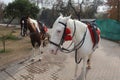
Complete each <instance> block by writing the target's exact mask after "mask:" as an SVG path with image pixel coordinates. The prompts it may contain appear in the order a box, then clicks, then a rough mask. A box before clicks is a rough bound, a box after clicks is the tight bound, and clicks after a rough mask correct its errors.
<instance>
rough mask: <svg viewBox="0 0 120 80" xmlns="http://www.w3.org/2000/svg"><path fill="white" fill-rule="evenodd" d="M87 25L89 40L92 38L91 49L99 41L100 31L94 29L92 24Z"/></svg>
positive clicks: (94, 26)
mask: <svg viewBox="0 0 120 80" xmlns="http://www.w3.org/2000/svg"><path fill="white" fill-rule="evenodd" d="M87 25H88V29H89V31H90V34H91V38H92V42H93V48H94V47H95V46H96V45H97V44H98V42H99V40H100V37H99V36H100V30H99V29H98V28H97V27H96V25H95V24H93V23H90V22H89V23H87Z"/></svg>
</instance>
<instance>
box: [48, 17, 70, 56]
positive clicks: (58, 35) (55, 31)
mask: <svg viewBox="0 0 120 80" xmlns="http://www.w3.org/2000/svg"><path fill="white" fill-rule="evenodd" d="M70 17H71V16H68V17H63V15H60V16H59V17H58V18H57V20H56V21H55V22H54V24H53V28H52V34H51V38H50V45H49V46H50V52H51V53H53V54H56V53H57V50H58V49H59V48H60V46H61V45H62V44H63V42H64V39H63V37H64V35H65V34H64V32H65V28H66V25H67V21H68V19H70Z"/></svg>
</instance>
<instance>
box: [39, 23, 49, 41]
mask: <svg viewBox="0 0 120 80" xmlns="http://www.w3.org/2000/svg"><path fill="white" fill-rule="evenodd" d="M37 22H38V24H39V29H40V31H41V32H40V34H41V36H40V38H41V39H43V40H44V39H45V36H46V32H47V31H48V29H47V27H46V26H45V24H44V23H42V22H41V21H37Z"/></svg>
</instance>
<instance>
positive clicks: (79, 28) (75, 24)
mask: <svg viewBox="0 0 120 80" xmlns="http://www.w3.org/2000/svg"><path fill="white" fill-rule="evenodd" d="M67 26H68V27H69V28H70V29H71V35H73V34H74V37H73V40H74V41H80V40H81V39H82V38H83V35H84V33H85V31H86V27H87V25H86V24H84V23H82V22H80V21H77V20H72V19H69V20H68V22H67Z"/></svg>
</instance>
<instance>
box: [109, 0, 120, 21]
mask: <svg viewBox="0 0 120 80" xmlns="http://www.w3.org/2000/svg"><path fill="white" fill-rule="evenodd" d="M108 5H109V6H110V8H111V9H110V10H109V18H112V19H115V20H118V21H120V0H108Z"/></svg>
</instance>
